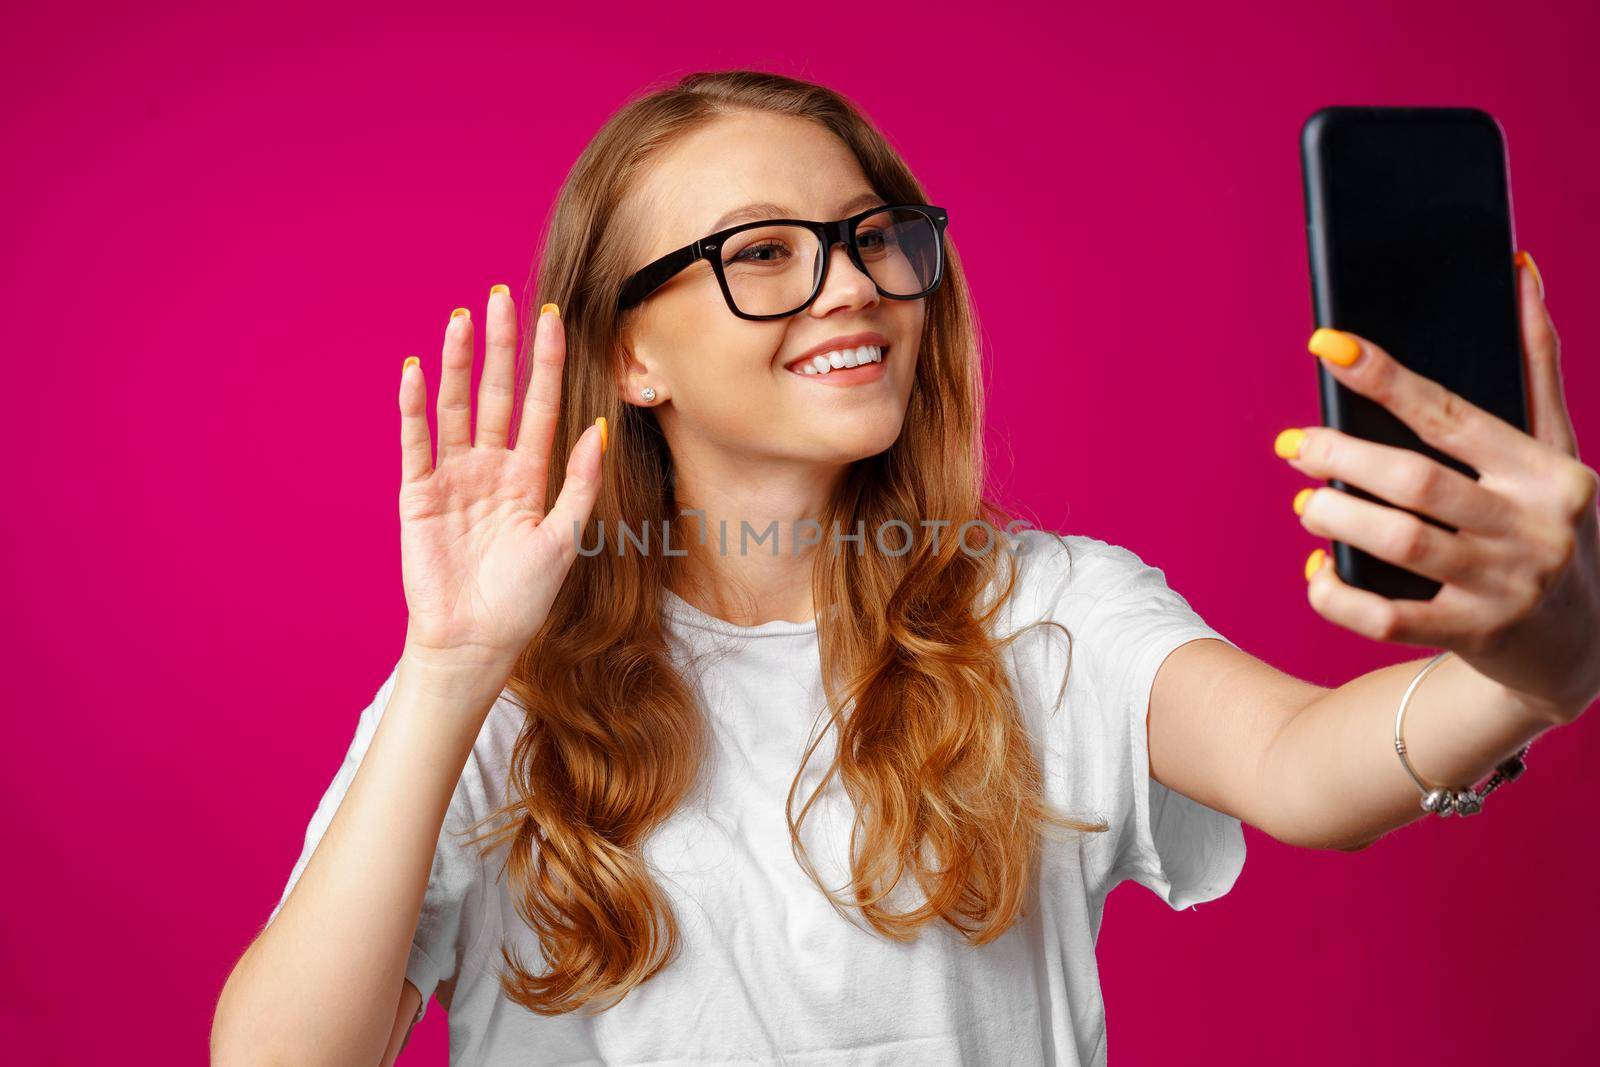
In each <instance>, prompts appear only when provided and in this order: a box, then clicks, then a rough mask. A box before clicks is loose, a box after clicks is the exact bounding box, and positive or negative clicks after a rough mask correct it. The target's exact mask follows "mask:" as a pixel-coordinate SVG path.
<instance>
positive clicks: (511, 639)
mask: <svg viewBox="0 0 1600 1067" xmlns="http://www.w3.org/2000/svg"><path fill="white" fill-rule="evenodd" d="M486 319H487V327H488V341H487V345H486V346H485V358H484V368H483V375H482V378H481V379H480V381H479V384H478V419H477V428H476V435H475V437H474V436H473V434H472V426H471V408H472V405H471V402H470V398H469V393H470V391H471V383H472V363H473V328H472V318H471V316H470V315H469V314H465V313H464V312H463V311H457V313H456V314H455V315H453V316H452V317H451V319H450V323H449V325H448V326H447V327H446V328H445V342H444V357H443V361H442V371H441V374H440V380H439V396H438V407H437V418H438V427H439V446H438V453H439V454H438V459H437V462H435V461H434V459H433V455H432V452H433V449H432V445H431V441H430V439H429V433H428V419H427V412H426V406H427V386H426V383H425V382H424V380H423V376H422V370H421V367H420V366H418V365H417V363H416V361H415V359H408V360H407V361H406V366H405V368H404V370H403V371H402V373H401V379H400V446H401V481H400V502H399V504H400V562H401V572H402V576H403V579H404V583H405V595H406V606H407V608H408V609H409V611H410V621H409V623H408V628H407V634H406V641H407V644H408V646H410V647H412V648H414V649H420V650H427V651H430V652H440V653H450V654H463V655H468V656H471V657H473V658H484V659H491V660H494V661H499V662H508V661H510V660H512V659H514V658H515V657H516V655H517V654H518V653H519V652H520V651H521V650H522V648H523V646H525V645H526V644H527V643H528V641H529V640H531V639H532V638H533V636H534V634H536V633H537V632H538V630H539V627H540V626H541V625H543V623H544V620H545V617H546V616H547V615H548V614H549V611H550V605H551V604H552V603H553V602H554V601H555V597H556V592H557V591H558V590H559V589H560V587H561V583H562V581H563V580H565V578H566V575H567V572H568V571H569V570H570V569H571V567H572V562H573V560H574V559H576V558H577V531H578V530H580V529H582V527H583V525H584V524H585V523H586V522H587V521H588V518H589V514H590V511H591V510H592V509H593V507H594V501H595V497H596V495H597V494H598V492H599V488H600V455H601V452H602V450H603V447H604V442H603V440H602V433H601V430H600V428H599V427H598V426H591V427H590V428H589V429H587V430H585V431H584V433H583V435H582V436H581V437H579V438H578V441H577V443H576V444H575V445H574V446H573V449H572V453H571V454H570V455H569V456H568V459H567V470H566V477H565V479H564V481H563V482H562V486H561V492H560V494H559V495H558V496H557V498H556V501H555V504H554V505H553V506H552V507H551V509H550V512H549V514H548V515H547V514H546V513H545V509H544V499H545V488H546V477H547V475H546V472H547V471H548V470H549V459H550V452H551V447H552V441H553V438H554V436H555V427H556V413H557V410H558V408H559V398H560V393H561V374H562V367H563V365H564V364H565V361H566V337H565V332H564V330H563V328H562V324H561V316H560V314H559V312H558V310H557V309H556V308H555V307H554V305H546V306H545V309H544V311H543V312H542V313H541V314H540V316H539V318H538V320H537V323H536V326H535V333H534V345H533V376H532V380H531V381H530V383H529V385H528V395H527V398H526V400H525V401H524V404H523V411H522V418H521V422H520V424H519V427H518V432H517V440H516V446H515V447H507V443H508V440H509V434H510V422H511V410H512V406H513V400H514V396H515V382H514V374H513V370H514V363H515V350H516V339H517V312H516V306H515V304H514V302H513V301H512V299H511V296H510V293H509V292H508V291H507V290H506V288H505V287H504V286H496V287H495V288H494V289H493V290H491V292H490V295H489V303H488V309H487V313H486Z"/></svg>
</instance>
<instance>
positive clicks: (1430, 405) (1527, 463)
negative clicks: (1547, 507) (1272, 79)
mask: <svg viewBox="0 0 1600 1067" xmlns="http://www.w3.org/2000/svg"><path fill="white" fill-rule="evenodd" d="M1307 347H1308V348H1309V349H1310V350H1311V352H1312V353H1313V354H1314V355H1316V356H1318V357H1320V358H1321V359H1322V361H1323V367H1324V368H1325V369H1326V370H1327V371H1328V373H1330V374H1332V375H1333V377H1334V379H1335V380H1336V381H1338V382H1339V383H1340V384H1341V385H1344V386H1346V387H1347V388H1350V389H1353V390H1354V391H1355V392H1357V393H1360V394H1361V395H1362V396H1364V397H1367V398H1368V399H1369V400H1373V401H1376V402H1377V403H1378V404H1381V405H1382V406H1384V407H1385V408H1388V409H1389V411H1390V412H1391V413H1393V414H1394V415H1395V416H1396V417H1397V418H1398V419H1399V420H1400V421H1401V422H1403V423H1405V424H1406V425H1407V426H1409V427H1411V429H1412V430H1413V431H1414V432H1415V433H1416V435H1417V436H1418V437H1419V438H1421V439H1422V440H1423V441H1424V442H1426V443H1427V444H1430V445H1432V446H1433V447H1434V448H1436V449H1438V450H1439V451H1440V452H1443V453H1444V454H1445V455H1447V456H1453V457H1455V458H1456V459H1459V460H1461V461H1462V462H1464V463H1466V464H1467V465H1468V466H1470V467H1471V468H1472V469H1473V470H1475V471H1478V472H1479V473H1481V474H1487V475H1495V476H1503V477H1507V478H1513V477H1519V476H1524V475H1528V474H1540V473H1544V472H1546V471H1548V470H1549V469H1550V458H1551V457H1550V453H1549V450H1548V449H1546V448H1544V447H1542V446H1541V445H1540V443H1539V442H1538V441H1535V440H1534V439H1533V437H1532V436H1530V435H1529V434H1525V433H1523V432H1522V431H1521V430H1520V429H1518V428H1517V427H1515V426H1513V425H1511V424H1510V423H1509V422H1506V421H1505V420H1504V419H1502V418H1500V417H1499V416H1497V415H1495V414H1493V413H1492V412H1489V411H1485V410H1484V409H1483V408H1480V407H1478V406H1477V405H1476V404H1473V403H1472V402H1470V401H1469V400H1467V398H1466V397H1464V396H1461V395H1460V394H1459V393H1454V392H1451V391H1450V390H1449V389H1446V388H1445V387H1444V386H1443V385H1441V384H1440V383H1439V382H1437V381H1435V380H1434V379H1432V378H1429V377H1427V376H1426V375H1422V374H1418V373H1417V372H1416V371H1414V370H1412V369H1411V368H1410V367H1407V366H1405V365H1404V364H1403V363H1401V362H1400V361H1399V360H1397V359H1395V358H1394V357H1393V356H1391V355H1390V354H1389V353H1388V352H1387V351H1385V350H1384V349H1383V347H1382V346H1380V345H1378V344H1377V343H1375V342H1373V341H1370V340H1368V339H1367V338H1365V337H1361V336H1358V335H1357V334H1353V333H1350V332H1349V331H1347V330H1336V329H1332V328H1329V327H1322V328H1319V329H1317V330H1316V331H1315V332H1314V333H1312V335H1311V340H1310V342H1309V343H1308V344H1307Z"/></svg>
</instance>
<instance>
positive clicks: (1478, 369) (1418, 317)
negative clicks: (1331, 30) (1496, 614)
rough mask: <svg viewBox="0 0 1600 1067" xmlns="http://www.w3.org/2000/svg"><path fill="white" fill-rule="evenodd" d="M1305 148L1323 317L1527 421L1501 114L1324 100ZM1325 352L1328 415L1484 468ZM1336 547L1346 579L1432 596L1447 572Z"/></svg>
mask: <svg viewBox="0 0 1600 1067" xmlns="http://www.w3.org/2000/svg"><path fill="white" fill-rule="evenodd" d="M1301 162H1302V171H1303V175H1304V179H1305V198H1306V236H1307V251H1308V253H1309V259H1310V266H1311V288H1312V302H1313V305H1314V311H1315V319H1316V324H1317V325H1318V326H1331V327H1334V328H1336V329H1341V330H1348V331H1350V332H1352V333H1357V334H1360V335H1361V336H1363V337H1366V338H1368V339H1369V340H1371V341H1374V342H1376V343H1377V344H1379V345H1381V346H1382V347H1383V348H1384V350H1385V351H1387V352H1388V353H1389V354H1390V355H1391V356H1393V357H1394V358H1395V359H1396V360H1398V361H1399V362H1401V363H1403V364H1404V365H1406V366H1407V367H1409V368H1410V369H1412V370H1414V371H1416V372H1418V373H1419V374H1422V375H1424V376H1425V377H1428V378H1432V379H1433V380H1435V381H1437V382H1439V383H1440V384H1441V385H1443V386H1444V387H1445V388H1447V389H1449V390H1451V391H1452V392H1455V393H1458V394H1460V395H1461V396H1463V397H1465V398H1466V399H1467V400H1469V401H1471V402H1472V403H1473V404H1476V405H1477V406H1478V407H1481V408H1484V409H1485V410H1487V411H1489V412H1491V413H1492V414H1494V415H1496V416H1498V417H1500V418H1501V419H1504V420H1505V421H1506V422H1509V423H1510V424H1511V425H1513V426H1516V427H1517V428H1519V429H1521V430H1523V431H1526V430H1527V429H1528V412H1527V395H1526V388H1525V379H1524V370H1523V360H1522V345H1521V327H1520V316H1519V312H1518V303H1517V291H1516V269H1515V265H1514V263H1513V261H1512V258H1513V256H1514V254H1515V245H1514V239H1513V234H1512V222H1511V206H1510V188H1509V178H1508V167H1507V163H1506V149H1505V141H1504V137H1503V135H1502V133H1501V130H1500V126H1499V123H1497V122H1496V121H1495V120H1494V118H1493V117H1492V116H1490V115H1489V114H1488V113H1486V112H1484V111H1481V110H1478V109H1476V108H1403V107H1329V108H1323V109H1322V110H1320V111H1318V112H1316V113H1315V114H1313V115H1312V116H1311V117H1310V118H1309V119H1307V120H1306V123H1305V126H1304V128H1303V130H1302V132H1301ZM1316 363H1317V364H1318V371H1319V375H1320V379H1321V391H1320V397H1321V401H1322V415H1323V422H1324V424H1325V425H1328V426H1333V427H1336V428H1338V429H1340V430H1342V431H1343V432H1345V433H1348V434H1352V435H1354V436H1358V437H1363V438H1366V439H1368V440H1375V441H1379V442H1382V443H1384V444H1390V445H1395V446H1400V447H1405V448H1411V449H1414V450H1417V451H1420V452H1423V453H1425V454H1427V455H1429V456H1431V457H1433V458H1434V459H1437V460H1438V461H1439V462H1441V463H1445V464H1447V465H1449V466H1451V467H1454V468H1455V469H1456V470H1459V471H1461V472H1462V473H1463V474H1466V475H1468V476H1469V477H1476V476H1477V472H1476V471H1475V470H1473V469H1472V468H1471V467H1470V466H1469V465H1467V464H1466V463H1464V462H1463V461H1461V460H1458V459H1456V458H1455V457H1453V456H1447V455H1445V454H1443V453H1441V452H1439V451H1438V450H1436V449H1433V448H1431V447H1430V446H1427V445H1425V444H1424V443H1423V442H1422V441H1421V439H1420V438H1418V437H1417V436H1416V435H1415V434H1414V433H1413V432H1412V431H1411V429H1410V428H1409V427H1407V426H1406V425H1405V424H1404V423H1403V422H1401V421H1400V420H1399V419H1398V418H1397V417H1395V416H1394V415H1393V414H1391V413H1390V412H1389V411H1388V409H1386V408H1384V407H1382V406H1381V405H1379V404H1377V403H1376V402H1375V401H1372V400H1369V399H1368V398H1366V397H1363V396H1361V395H1360V394H1359V393H1356V392H1354V391H1352V390H1349V389H1346V388H1345V387H1344V386H1342V385H1340V384H1339V383H1338V381H1337V380H1336V379H1334V377H1333V376H1332V375H1331V374H1330V373H1328V371H1327V369H1326V368H1324V367H1322V366H1321V361H1320V360H1318V361H1316ZM1332 484H1334V485H1335V486H1337V487H1338V488H1340V489H1344V490H1346V491H1348V492H1355V493H1357V494H1358V495H1361V496H1363V497H1365V498H1366V499H1369V500H1378V499H1379V498H1377V497H1375V496H1372V495H1371V494H1368V493H1365V492H1363V491H1360V490H1359V489H1357V488H1356V487H1352V486H1346V485H1343V484H1342V483H1340V482H1338V481H1334V482H1333V483H1332ZM1384 503H1388V502H1387V501H1384ZM1422 517H1424V518H1426V516H1422ZM1429 521H1432V520H1431V519H1430V520H1429ZM1435 525H1440V526H1442V525H1443V524H1441V523H1435ZM1445 528H1446V529H1449V527H1445ZM1335 558H1336V562H1337V563H1338V564H1339V573H1340V576H1341V577H1342V578H1344V579H1345V580H1346V581H1351V582H1352V583H1353V584H1357V585H1361V586H1362V587H1363V588H1370V589H1373V590H1374V591H1376V592H1380V593H1384V594H1385V595H1389V596H1408V597H1415V598H1418V599H1427V598H1429V597H1431V596H1432V595H1433V593H1434V592H1437V590H1438V583H1437V582H1433V581H1431V580H1428V579H1424V578H1421V577H1420V576H1418V575H1415V574H1413V573H1412V572H1410V571H1405V570H1402V569H1401V568H1398V567H1394V566H1392V565H1390V564H1388V563H1386V562H1384V561H1382V560H1378V559H1376V558H1375V557H1371V556H1368V555H1366V554H1365V553H1359V552H1355V551H1354V550H1351V549H1350V547H1349V546H1346V545H1341V544H1338V543H1336V545H1335Z"/></svg>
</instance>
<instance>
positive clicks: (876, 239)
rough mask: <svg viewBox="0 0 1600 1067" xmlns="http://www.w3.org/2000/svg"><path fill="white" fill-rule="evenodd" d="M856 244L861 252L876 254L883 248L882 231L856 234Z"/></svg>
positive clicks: (867, 231) (866, 231)
mask: <svg viewBox="0 0 1600 1067" xmlns="http://www.w3.org/2000/svg"><path fill="white" fill-rule="evenodd" d="M856 244H858V245H860V246H861V250H862V251H863V252H876V251H877V250H878V249H880V248H882V247H883V231H882V230H865V231H862V232H860V233H857V234H856Z"/></svg>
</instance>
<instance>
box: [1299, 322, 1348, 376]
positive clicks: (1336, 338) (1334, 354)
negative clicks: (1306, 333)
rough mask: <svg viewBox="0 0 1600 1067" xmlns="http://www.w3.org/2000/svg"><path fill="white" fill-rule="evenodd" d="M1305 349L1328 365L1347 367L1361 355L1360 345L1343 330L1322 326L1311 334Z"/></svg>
mask: <svg viewBox="0 0 1600 1067" xmlns="http://www.w3.org/2000/svg"><path fill="white" fill-rule="evenodd" d="M1306 348H1307V349H1309V350H1310V352H1311V353H1312V355H1317V356H1321V357H1322V358H1323V359H1325V360H1327V361H1328V362H1330V363H1337V364H1339V366H1341V367H1348V366H1349V365H1350V364H1352V363H1354V362H1355V361H1356V360H1357V359H1358V358H1359V357H1360V355H1361V343H1360V342H1359V341H1357V340H1356V339H1355V338H1354V337H1351V336H1350V335H1349V334H1347V333H1345V332H1344V331H1343V330H1330V329H1329V328H1328V327H1326V326H1323V327H1320V328H1319V329H1317V330H1315V331H1314V332H1313V333H1312V334H1311V340H1310V341H1308V342H1306Z"/></svg>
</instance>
